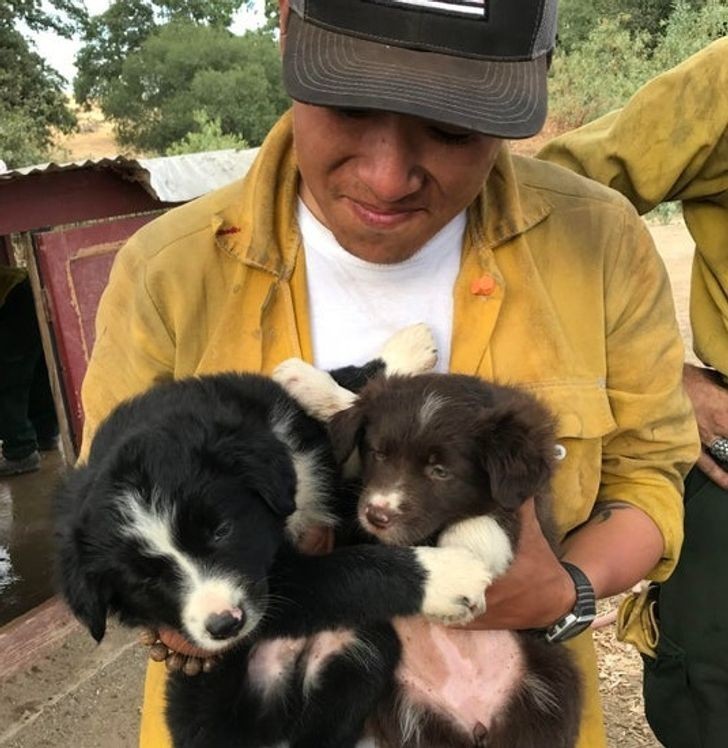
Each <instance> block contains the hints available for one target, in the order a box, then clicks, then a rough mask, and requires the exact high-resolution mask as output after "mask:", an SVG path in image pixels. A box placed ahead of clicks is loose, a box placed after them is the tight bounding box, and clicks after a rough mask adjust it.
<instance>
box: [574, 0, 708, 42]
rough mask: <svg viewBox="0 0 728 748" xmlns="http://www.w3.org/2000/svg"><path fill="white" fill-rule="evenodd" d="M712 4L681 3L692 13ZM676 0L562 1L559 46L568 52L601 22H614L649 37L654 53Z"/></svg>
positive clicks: (684, 0)
mask: <svg viewBox="0 0 728 748" xmlns="http://www.w3.org/2000/svg"><path fill="white" fill-rule="evenodd" d="M706 2H710V0H682V3H683V4H684V5H686V6H687V7H689V8H691V9H699V8H701V7H703V6H704V5H705V4H706ZM675 4H676V3H675V0H560V2H559V44H560V46H561V47H562V48H563V49H564V50H565V51H567V52H568V51H570V50H572V49H573V48H574V47H575V46H576V45H578V44H581V43H583V42H584V41H585V40H586V39H587V37H588V36H589V34H590V33H591V32H592V31H593V30H594V29H595V28H596V26H597V25H598V24H599V22H600V20H601V19H602V18H606V19H611V20H614V19H615V18H617V17H619V18H620V19H621V21H620V24H621V26H622V27H623V28H625V29H626V30H627V31H629V32H630V33H637V34H645V33H646V34H647V36H646V37H645V36H643V37H642V38H643V39H644V40H645V42H646V44H647V48H648V49H651V48H653V47H654V46H656V45H657V44H658V43H659V39H660V37H661V35H662V33H663V31H664V29H665V26H666V24H667V22H668V20H669V18H670V16H671V14H672V11H673V8H674V6H675Z"/></svg>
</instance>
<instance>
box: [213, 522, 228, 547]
mask: <svg viewBox="0 0 728 748" xmlns="http://www.w3.org/2000/svg"><path fill="white" fill-rule="evenodd" d="M232 531H233V523H232V522H230V521H229V520H225V521H224V522H221V523H220V524H219V525H218V526H217V527H216V528H215V529H214V530H213V531H212V542H213V543H220V542H222V541H223V540H225V538H227V537H228V536H229V535H230V533H231V532H232Z"/></svg>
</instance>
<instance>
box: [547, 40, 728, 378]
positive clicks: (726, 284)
mask: <svg viewBox="0 0 728 748" xmlns="http://www.w3.org/2000/svg"><path fill="white" fill-rule="evenodd" d="M539 158H542V159H545V160H548V161H551V162H553V163H557V164H561V165H562V166H566V167H567V168H569V169H572V170H573V171H575V172H577V173H579V174H583V175H585V176H588V177H591V178H592V179H595V180H596V181H598V182H601V183H602V184H607V185H609V186H610V187H613V188H614V189H617V190H619V191H620V192H621V193H622V194H624V195H626V196H627V197H628V198H629V199H630V201H631V202H632V203H633V204H634V205H635V206H636V207H637V209H638V210H639V212H640V213H646V212H647V211H649V210H651V209H652V208H654V207H655V206H656V205H659V204H660V203H662V202H665V201H671V200H680V201H682V208H683V215H684V217H685V223H686V225H687V227H688V230H689V231H690V233H691V235H692V237H693V239H694V240H695V243H696V253H695V257H694V261H693V272H692V281H691V291H690V321H691V326H692V331H693V343H694V347H695V354H696V355H697V356H698V358H700V359H701V361H703V362H704V363H705V364H707V365H708V366H712V367H714V368H716V369H718V371H720V372H722V373H723V375H724V376H725V375H728V37H724V38H723V39H720V40H718V41H716V42H713V43H712V44H710V45H709V46H708V47H706V48H705V49H704V50H702V51H701V52H698V53H697V54H696V55H693V56H692V57H691V58H689V59H688V60H686V61H685V62H684V63H682V64H681V65H678V66H677V67H675V68H673V69H672V70H669V71H668V72H666V73H664V74H663V75H660V76H658V77H657V78H655V79H654V80H652V81H650V82H649V83H648V84H647V85H646V86H644V87H643V88H641V89H640V90H639V91H638V92H637V93H636V94H635V95H634V96H633V97H632V98H631V99H630V100H629V101H628V102H627V104H626V106H625V107H624V108H623V109H620V110H618V111H615V112H611V113H610V114H607V115H606V116H604V117H602V118H601V119H598V120H595V121H594V122H591V123H589V124H588V125H585V126H584V127H581V128H579V129H577V130H573V131H572V132H569V133H566V134H565V135H563V136H560V137H558V138H555V139H554V140H552V141H550V142H549V143H548V144H547V145H546V146H545V147H544V148H543V150H542V151H541V152H540V153H539Z"/></svg>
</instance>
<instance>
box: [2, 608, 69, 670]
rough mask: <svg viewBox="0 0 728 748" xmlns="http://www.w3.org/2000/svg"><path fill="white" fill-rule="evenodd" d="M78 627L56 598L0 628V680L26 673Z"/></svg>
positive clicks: (66, 609)
mask: <svg viewBox="0 0 728 748" xmlns="http://www.w3.org/2000/svg"><path fill="white" fill-rule="evenodd" d="M78 628H80V624H79V623H78V622H77V621H76V619H75V618H74V617H73V615H72V614H71V612H70V611H69V610H68V608H67V607H66V604H65V603H64V602H63V601H62V600H61V599H60V598H58V597H52V598H51V599H50V600H47V601H46V602H44V603H42V604H41V605H39V606H38V607H36V608H33V610H31V611H28V612H27V613H26V614H25V615H22V616H20V618H16V619H15V620H14V621H12V622H11V623H9V624H7V625H6V626H3V627H2V628H0V652H2V653H3V655H2V657H0V680H2V679H4V678H9V677H10V676H11V675H13V674H14V673H17V672H19V671H21V670H27V669H28V668H29V667H31V666H32V665H33V663H34V662H35V661H37V660H39V659H40V658H41V657H44V656H45V655H47V654H48V653H49V652H50V651H51V650H52V649H54V648H55V647H57V646H58V645H59V644H60V643H61V642H62V641H63V640H64V639H65V638H66V637H67V636H68V635H69V634H71V633H72V632H73V631H75V630H76V629H78Z"/></svg>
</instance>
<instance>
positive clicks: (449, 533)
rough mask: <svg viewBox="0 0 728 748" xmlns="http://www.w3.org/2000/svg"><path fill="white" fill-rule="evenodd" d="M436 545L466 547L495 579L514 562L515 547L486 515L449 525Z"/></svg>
mask: <svg viewBox="0 0 728 748" xmlns="http://www.w3.org/2000/svg"><path fill="white" fill-rule="evenodd" d="M437 544H438V546H439V547H440V548H466V549H467V550H469V551H470V552H471V553H472V554H473V555H474V556H477V558H479V559H480V560H481V561H482V562H483V564H485V568H486V569H487V570H488V572H489V574H490V576H491V577H492V578H493V579H495V578H496V577H499V576H500V575H501V574H503V573H504V572H505V570H506V569H507V568H508V567H509V566H510V565H511V561H513V555H514V551H513V544H512V543H511V540H510V538H509V537H508V535H507V534H506V531H505V530H504V529H503V528H502V527H501V525H500V524H499V523H498V521H497V520H496V519H495V518H494V517H491V516H489V515H487V514H484V515H481V516H480V517H470V518H469V519H464V520H462V521H460V522H455V523H454V524H452V525H450V527H448V528H447V530H445V531H444V532H443V533H442V534H441V535H440V538H439V540H438V541H437Z"/></svg>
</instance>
